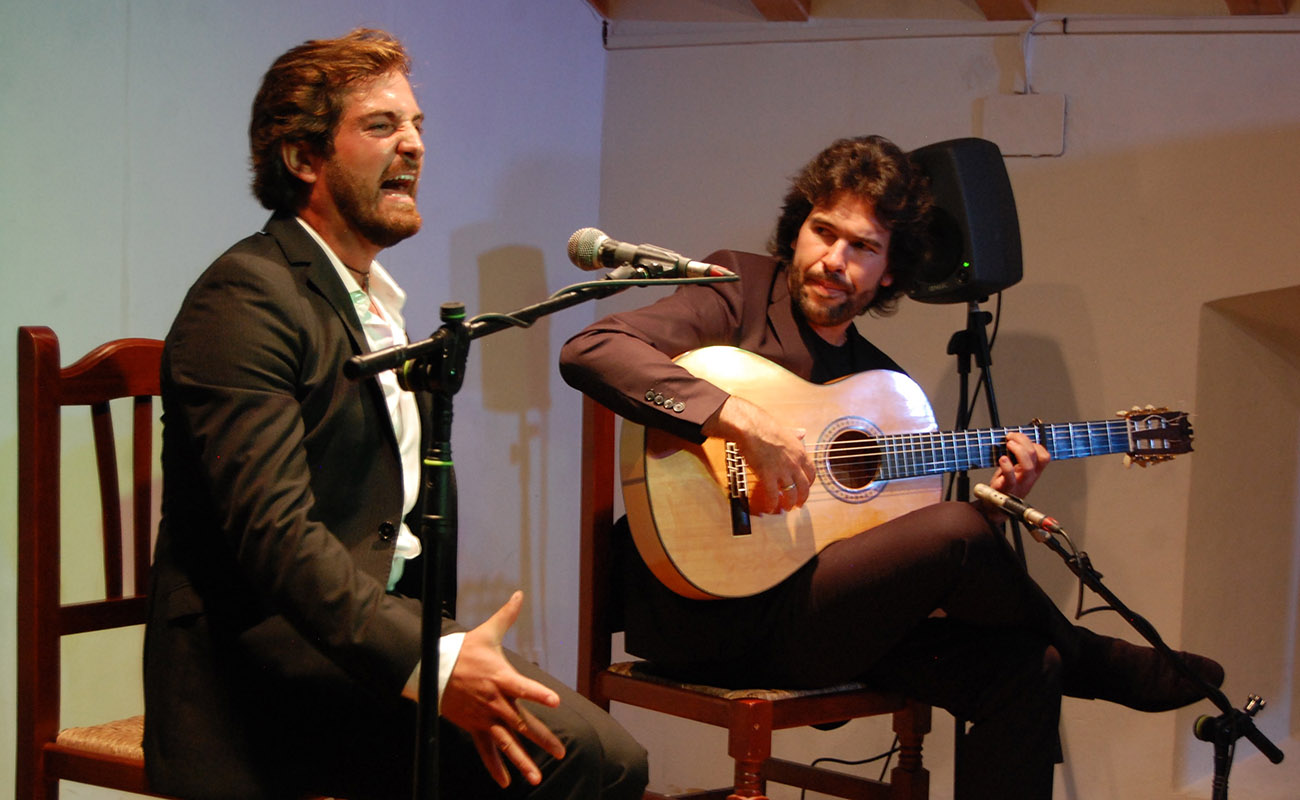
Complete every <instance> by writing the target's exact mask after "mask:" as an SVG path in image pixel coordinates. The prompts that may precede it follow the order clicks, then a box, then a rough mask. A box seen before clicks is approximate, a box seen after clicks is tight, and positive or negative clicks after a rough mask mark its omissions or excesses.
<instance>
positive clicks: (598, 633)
mask: <svg viewBox="0 0 1300 800" xmlns="http://www.w3.org/2000/svg"><path fill="white" fill-rule="evenodd" d="M614 421H615V417H614V414H613V413H612V412H610V411H609V410H608V409H606V408H605V407H603V406H601V405H600V404H599V403H597V402H595V401H594V400H592V399H591V398H589V397H584V398H583V423H582V457H583V463H582V499H581V507H582V511H581V514H582V545H581V557H580V567H579V570H580V576H579V593H580V610H579V615H580V616H579V635H578V691H579V692H581V693H582V694H584V695H585V696H587V697H588V698H590V699H591V700H592V701H594V702H595V703H597V704H598V705H600V706H602V707H603V708H606V709H608V708H609V704H610V702H611V701H615V702H620V703H626V704H629V705H633V706H638V707H641V708H646V709H650V710H653V711H658V712H662V713H664V714H671V715H673V716H676V717H682V718H686V719H691V720H695V721H697V722H703V723H706V724H710V725H716V726H719V727H722V728H726V729H727V731H728V754H729V755H730V756H731V758H732V759H734V761H735V778H734V785H733V786H731V787H729V788H725V789H718V790H713V791H708V792H704V793H695V794H691V795H689V797H690V798H692V800H704V798H718V799H719V800H720V799H721V798H727V800H739V799H740V798H747V799H749V800H765V798H766V795H765V791H766V782H767V781H772V782H775V783H781V784H786V785H790V786H796V787H802V788H805V789H808V790H810V791H817V792H821V793H823V794H829V795H833V796H835V797H845V798H863V799H866V800H881V799H883V798H893V799H894V800H901V799H902V798H908V799H909V800H923V798H926V797H927V796H928V794H929V783H930V778H929V773H928V772H927V771H926V769H925V768H924V767H923V766H922V765H921V746H922V740H923V739H924V737H925V734H926V733H928V732H929V730H930V707H929V706H928V705H922V704H918V703H915V702H912V701H909V700H907V699H906V698H904V697H901V696H898V695H893V694H883V693H880V692H877V691H873V690H872V689H870V688H869V687H867V686H864V685H862V684H848V685H844V686H837V687H834V688H831V689H826V690H819V691H790V690H772V689H761V688H755V689H748V690H739V691H738V690H732V689H723V688H719V687H713V686H704V685H699V684H684V683H680V682H677V681H674V680H671V679H668V678H664V677H661V676H658V675H656V674H655V673H654V671H653V667H652V666H651V665H649V664H647V663H646V662H643V661H637V662H626V663H620V664H611V663H610V661H611V640H612V635H613V634H614V633H616V632H618V630H619V629H620V628H619V625H620V623H619V620H620V618H621V614H619V613H618V610H617V606H616V603H617V600H618V597H617V593H616V589H615V587H614V582H615V580H616V578H617V567H616V565H615V563H614V562H615V559H614V557H613V554H612V550H613V541H612V531H613V527H614V522H615V520H614V487H615V485H616V481H615V463H616V459H615V435H614V428H615V425H614ZM878 714H893V717H894V721H893V727H894V732H895V733H896V734H897V735H898V741H899V745H900V750H899V753H898V765H897V766H896V767H895V768H894V769H893V771H892V772H891V774H890V780H889V782H888V783H885V782H881V781H874V780H870V779H868V778H861V777H857V776H853V775H849V774H847V773H843V772H838V771H833V770H827V769H822V768H815V767H811V766H807V765H804V764H800V763H796V762H792V761H787V760H784V759H780V758H775V757H773V756H772V754H771V753H772V731H774V730H780V729H784V728H796V727H805V726H810V725H825V724H832V723H836V722H840V721H844V720H849V719H856V718H858V717H867V716H874V715H878ZM646 797H647V798H663V797H664V796H663V795H658V794H653V793H647V795H646ZM680 797H682V798H685V797H688V796H687V795H683V796H680Z"/></svg>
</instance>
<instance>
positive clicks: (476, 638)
mask: <svg viewBox="0 0 1300 800" xmlns="http://www.w3.org/2000/svg"><path fill="white" fill-rule="evenodd" d="M523 602H524V594H523V592H515V593H514V594H513V595H512V596H511V597H510V599H509V600H508V601H506V604H505V605H504V606H502V607H501V608H500V609H499V610H498V611H497V612H496V613H495V614H493V615H492V616H491V617H490V618H489V619H488V620H487V621H486V622H484V623H483V624H482V625H480V626H478V627H477V628H475V629H474V630H472V631H470V632H469V633H466V634H465V641H464V643H463V644H462V645H461V648H460V656H459V657H458V658H457V659H456V666H455V667H454V668H453V669H452V672H451V677H450V678H449V679H448V681H447V686H446V688H445V689H443V692H442V706H441V714H442V716H443V717H445V718H446V719H447V720H448V721H449V722H452V723H453V724H455V725H457V726H458V727H460V728H463V729H465V730H466V731H469V733H470V735H471V736H472V737H473V739H474V745H475V747H477V748H478V755H479V758H480V759H482V760H483V765H484V766H486V767H487V769H488V772H489V773H491V775H492V779H493V780H494V781H496V782H497V785H499V786H501V787H502V788H505V787H506V786H508V785H509V784H510V773H509V772H508V771H507V770H506V766H505V763H504V762H503V761H502V759H501V756H502V755H504V756H505V757H506V758H508V759H510V762H511V763H513V764H514V765H515V766H516V767H518V768H519V772H520V773H521V774H522V775H523V776H524V780H526V781H528V782H529V783H531V784H533V785H534V786H536V785H537V784H538V783H539V782H541V779H542V773H541V771H540V770H539V769H538V768H537V765H536V764H534V763H533V760H532V759H531V758H529V757H528V753H527V752H526V751H525V750H524V748H523V745H522V743H521V741H520V738H519V737H520V736H521V735H522V736H526V737H528V738H529V739H531V740H532V741H533V742H535V743H536V744H537V745H538V746H539V747H541V748H542V749H543V750H545V751H546V752H547V753H550V754H551V755H552V756H554V757H556V758H564V745H563V744H562V743H561V742H560V740H559V739H558V738H556V736H555V734H554V733H552V732H551V730H550V729H549V728H547V727H546V726H545V725H543V724H542V723H541V722H540V721H538V719H537V718H536V717H534V716H533V715H532V714H530V713H528V711H527V710H526V709H524V708H523V707H522V706H520V705H519V702H518V701H520V700H531V701H533V702H535V703H540V704H542V705H544V706H550V707H552V708H554V707H555V706H558V705H559V704H560V698H559V696H558V695H557V694H555V692H553V691H551V690H550V689H548V688H547V687H545V686H543V685H542V684H540V683H538V682H537V681H534V680H532V679H530V678H526V677H524V676H523V675H521V674H519V672H518V671H517V670H516V669H515V668H514V667H512V666H511V665H510V662H509V661H507V660H506V657H505V653H504V652H503V651H502V650H501V638H502V637H503V636H505V633H506V631H508V630H510V626H511V625H513V624H515V619H517V618H518V617H519V609H520V608H521V607H522V606H523Z"/></svg>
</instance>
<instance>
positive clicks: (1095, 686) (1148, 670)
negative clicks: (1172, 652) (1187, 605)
mask: <svg viewBox="0 0 1300 800" xmlns="http://www.w3.org/2000/svg"><path fill="white" fill-rule="evenodd" d="M1076 630H1077V631H1078V632H1079V656H1078V658H1077V659H1076V660H1075V663H1073V664H1071V665H1069V667H1068V668H1067V670H1066V673H1065V676H1064V686H1063V689H1064V691H1065V694H1066V695H1068V696H1069V697H1082V698H1085V699H1094V698H1095V699H1098V700H1109V701H1110V702H1112V703H1119V704H1121V705H1125V706H1128V707H1129V708H1135V709H1137V710H1138V711H1170V710H1172V709H1175V708H1182V707H1183V706H1186V705H1190V704H1192V703H1195V702H1196V701H1197V700H1200V699H1201V698H1203V697H1205V691H1204V689H1203V688H1202V687H1201V685H1200V684H1199V683H1197V682H1196V681H1193V680H1191V679H1190V678H1187V677H1185V676H1184V675H1183V674H1182V673H1181V672H1180V671H1178V669H1177V668H1176V667H1174V665H1173V664H1171V663H1169V661H1168V660H1167V659H1166V658H1165V657H1164V656H1163V655H1161V654H1160V653H1158V652H1157V651H1156V650H1155V648H1152V647H1144V646H1140V645H1136V644H1132V643H1130V642H1126V641H1124V640H1123V639H1116V638H1113V637H1110V636H1102V635H1100V634H1097V633H1093V632H1092V631H1090V630H1088V629H1087V628H1076ZM1178 655H1180V656H1181V657H1182V658H1183V660H1184V661H1186V662H1187V664H1188V666H1190V667H1191V668H1192V671H1193V672H1195V673H1196V674H1197V675H1198V676H1200V677H1201V678H1202V679H1203V680H1205V682H1207V683H1209V684H1210V685H1212V686H1214V687H1216V688H1217V687H1219V686H1222V685H1223V667H1222V666H1220V665H1219V663H1218V662H1217V661H1215V660H1213V659H1210V658H1206V657H1205V656H1199V655H1196V654H1195V653H1187V652H1180V653H1179V654H1178Z"/></svg>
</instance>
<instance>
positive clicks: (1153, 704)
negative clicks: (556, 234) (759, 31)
mask: <svg viewBox="0 0 1300 800" xmlns="http://www.w3.org/2000/svg"><path fill="white" fill-rule="evenodd" d="M931 205H932V201H931V200H930V197H929V194H928V191H927V189H926V188H925V185H924V178H923V177H922V176H921V175H920V173H919V172H918V171H917V169H916V168H915V167H914V166H913V165H912V164H911V162H910V161H909V159H908V157H907V156H906V155H905V154H904V153H903V152H902V151H901V150H900V149H899V148H898V147H896V146H895V145H894V144H892V143H891V142H889V141H888V140H886V139H884V138H882V137H878V136H868V137H862V138H857V139H844V140H840V141H837V142H835V143H833V144H832V145H831V146H830V147H828V148H827V149H826V150H824V151H823V152H822V153H820V154H819V155H817V156H816V157H815V158H814V159H813V160H812V161H811V162H809V163H808V164H807V165H806V166H805V167H804V168H803V170H802V171H801V172H800V173H799V174H798V175H797V176H796V178H795V179H794V181H793V183H792V185H791V187H790V189H789V191H788V193H787V194H786V197H785V201H784V207H783V210H782V214H781V217H780V219H779V220H778V221H777V224H776V230H775V233H774V235H773V238H772V242H771V244H770V247H769V249H770V252H771V256H760V255H754V254H750V253H741V252H734V251H721V252H718V253H714V254H712V255H711V256H709V257H708V258H707V259H706V260H707V261H709V262H710V263H714V264H719V265H722V266H724V267H727V268H729V269H731V270H733V271H735V272H736V273H738V274H739V275H740V278H741V279H740V280H739V281H738V282H733V283H718V284H712V285H688V286H682V287H680V288H679V289H678V290H677V291H676V292H675V293H673V294H672V295H670V296H667V297H665V298H663V299H661V300H659V301H658V302H655V303H653V304H651V305H649V306H647V307H645V308H642V309H639V310H634V311H630V312H626V313H620V314H614V315H612V316H609V317H607V318H605V319H603V320H600V321H598V322H596V323H594V324H593V325H591V326H590V327H588V328H587V329H586V330H584V331H582V332H580V333H579V334H578V335H576V336H574V337H573V338H572V339H570V340H569V342H568V343H566V344H565V346H564V349H563V351H562V352H561V355H560V369H561V373H562V374H563V375H564V378H565V380H566V381H568V382H569V383H570V384H571V385H573V386H574V387H576V388H578V389H580V390H582V391H584V392H587V393H589V394H590V395H592V396H593V397H595V398H596V399H597V400H599V401H600V402H602V403H603V404H605V405H606V406H608V407H609V408H611V409H613V410H614V411H616V412H618V413H619V414H621V415H623V416H624V417H627V418H629V419H631V420H633V421H635V422H638V423H641V424H643V425H646V426H652V427H657V428H661V429H663V430H666V431H668V432H669V433H672V434H674V435H676V436H679V437H681V438H683V439H687V440H689V441H693V442H701V441H703V440H704V439H705V438H706V437H718V438H723V439H726V440H728V441H732V442H734V443H735V444H736V446H737V447H738V449H739V451H740V453H741V455H743V456H744V458H745V459H746V462H747V463H748V465H749V466H750V467H751V469H752V471H753V473H754V474H755V477H756V482H755V483H754V484H752V485H751V487H750V494H749V501H750V509H751V512H752V513H755V514H768V513H775V512H781V511H789V510H791V509H795V508H798V507H799V506H800V505H802V504H803V503H804V502H805V501H806V500H807V499H808V495H809V487H810V486H811V485H812V481H813V480H814V477H815V472H814V468H813V464H812V462H811V461H810V459H809V457H808V455H807V453H806V452H805V448H804V445H803V442H802V440H801V438H802V435H803V433H802V431H798V430H795V429H792V428H790V427H788V426H787V425H786V424H783V422H782V421H781V420H780V419H777V418H775V417H774V416H773V415H771V414H770V413H768V412H767V411H765V410H764V409H763V408H761V407H759V406H757V405H756V404H754V403H752V402H749V401H747V400H746V399H745V398H743V397H738V396H734V395H729V394H727V393H726V392H724V391H722V390H721V389H719V388H718V387H716V386H714V385H712V384H710V383H708V382H707V381H705V380H703V379H700V378H696V377H694V376H693V375H691V374H690V373H689V372H687V371H686V370H685V369H683V368H681V367H679V366H677V365H676V364H675V363H674V362H673V361H672V359H673V358H674V357H676V356H678V355H680V354H681V353H684V352H686V351H688V350H692V349H695V348H699V347H704V346H708V345H732V346H736V347H740V348H742V349H745V350H749V351H752V352H754V353H756V354H758V355H760V356H763V357H764V358H767V359H769V360H771V361H773V362H775V363H777V364H779V365H781V366H783V367H784V368H786V369H787V370H789V371H791V372H792V373H794V374H796V375H798V376H800V377H802V378H804V379H805V380H809V381H812V382H815V383H825V382H827V381H830V380H833V379H836V378H839V377H842V376H845V375H848V374H852V373H856V372H861V371H864V370H872V369H888V370H898V371H901V368H900V367H899V366H898V365H897V364H896V363H895V362H894V361H893V360H892V359H890V358H889V357H888V356H887V355H885V354H884V353H883V352H881V351H880V350H879V349H877V348H876V347H875V346H874V345H872V344H871V343H870V342H869V341H867V340H866V339H865V338H863V337H862V335H861V334H860V333H859V332H858V330H857V327H856V326H855V325H854V324H853V321H854V318H855V317H857V316H859V315H861V314H866V313H871V314H873V315H875V316H885V315H888V314H890V313H892V312H894V311H895V310H896V307H897V303H898V300H899V298H900V297H901V296H902V295H903V294H904V293H905V292H906V290H907V288H908V286H909V282H910V281H911V279H912V274H913V271H914V264H915V263H916V259H917V254H918V253H919V252H920V251H921V248H922V247H924V246H925V243H924V240H923V237H922V231H924V229H925V221H926V219H927V215H928V214H929V212H930V208H931ZM1006 446H1007V451H1008V454H1007V455H1005V456H1003V457H1002V458H1000V459H999V462H998V464H997V467H996V469H995V472H994V474H993V475H992V477H991V478H990V479H989V480H988V481H987V482H988V483H989V484H990V485H991V486H992V487H993V488H994V489H996V490H998V491H1001V492H1005V493H1008V494H1014V495H1020V496H1023V495H1025V494H1026V493H1027V492H1028V491H1029V489H1030V488H1031V487H1032V486H1033V485H1034V483H1035V482H1036V481H1037V480H1038V478H1039V476H1040V475H1041V474H1042V471H1043V469H1044V468H1045V467H1046V465H1047V462H1048V461H1049V455H1048V453H1047V451H1046V450H1045V449H1044V448H1043V447H1042V446H1041V445H1037V444H1034V443H1032V442H1030V440H1029V439H1027V438H1026V437H1024V436H1023V435H1021V434H1018V433H1012V434H1011V435H1010V436H1008V438H1007V442H1006ZM994 516H995V515H992V514H988V513H987V512H981V511H980V510H979V509H977V507H976V506H974V505H970V504H966V503H938V504H935V505H932V506H929V507H926V508H923V509H921V510H918V511H914V512H912V513H910V514H906V515H904V516H902V517H899V518H897V519H895V520H892V521H889V522H887V523H885V524H883V525H880V526H877V527H874V528H872V529H871V530H869V531H866V532H864V533H861V534H859V535H856V536H850V537H848V538H845V539H842V540H840V541H838V542H835V543H832V544H830V545H828V546H827V547H826V548H825V549H823V550H822V551H821V552H820V553H819V554H818V555H817V556H816V557H815V558H813V559H811V560H810V561H809V562H808V563H807V564H805V565H804V566H803V567H802V568H801V569H799V570H798V571H797V572H795V573H794V574H793V575H791V576H790V577H789V578H787V579H786V580H784V581H783V582H781V583H780V584H778V585H777V586H775V587H774V588H772V589H770V590H767V591H765V592H762V593H760V594H757V595H754V596H750V597H743V598H733V599H719V600H695V599H688V598H685V597H682V596H680V595H678V594H676V593H674V592H673V591H671V590H670V589H668V588H667V587H665V586H664V585H663V584H662V583H660V582H659V581H658V580H657V579H656V578H655V577H654V576H653V575H652V574H651V572H650V571H649V569H648V568H647V567H646V566H645V565H644V563H642V562H641V561H640V559H639V557H638V556H636V554H635V553H634V552H633V553H631V554H630V555H629V557H628V559H627V561H628V567H627V569H628V572H629V576H628V580H626V581H625V582H624V586H625V587H626V598H625V608H626V611H625V614H626V620H625V622H626V642H625V647H626V649H627V650H628V652H630V653H633V654H635V655H637V656H640V657H643V658H646V659H649V660H652V661H654V662H655V663H656V664H657V665H659V666H660V667H661V668H663V669H666V670H669V671H672V672H674V673H676V674H678V675H680V676H682V677H685V678H694V679H696V680H705V681H709V682H714V683H721V684H723V685H733V686H734V685H743V684H747V685H765V686H791V687H812V686H827V685H833V684H837V683H842V682H847V681H852V680H864V681H867V682H870V683H872V684H873V685H876V686H878V687H880V688H882V689H888V690H896V691H900V692H903V693H905V694H907V695H908V696H910V697H913V698H916V699H918V700H920V701H923V702H927V703H930V704H932V705H936V706H939V707H941V708H944V709H947V710H948V711H950V712H952V713H953V714H954V715H955V716H957V717H959V718H962V719H966V720H969V721H970V722H971V723H972V727H971V729H970V733H969V735H968V736H967V738H966V741H965V742H964V743H963V747H962V748H961V749H960V751H959V763H958V764H957V765H956V784H957V797H958V798H959V799H960V798H987V797H1015V798H1031V799H1032V798H1049V797H1050V796H1051V793H1052V772H1053V765H1054V764H1055V763H1057V762H1059V761H1060V753H1061V751H1060V745H1059V739H1058V735H1057V728H1058V722H1059V717H1060V702H1061V696H1062V695H1063V694H1064V695H1068V696H1071V697H1082V698H1097V699H1102V700H1109V701H1111V702H1115V703H1120V704H1123V705H1126V706H1129V707H1131V708H1135V709H1139V710H1143V711H1164V710H1170V709H1175V708H1179V707H1181V706H1185V705H1188V704H1190V703H1192V702H1195V701H1196V700H1198V699H1200V698H1201V697H1202V693H1201V692H1200V690H1199V689H1198V688H1197V686H1196V685H1195V684H1194V683H1193V682H1191V681H1188V680H1186V679H1185V678H1183V677H1181V676H1180V675H1178V674H1177V673H1176V672H1175V671H1174V670H1173V669H1171V668H1169V667H1168V666H1167V665H1166V664H1165V662H1164V660H1163V659H1162V658H1161V656H1160V655H1159V654H1158V653H1156V652H1155V651H1154V650H1153V649H1151V648H1147V647H1139V646H1137V645H1134V644H1131V643H1129V642H1126V641H1123V640H1120V639H1114V638H1110V637H1106V636H1101V635H1099V634H1096V633H1093V632H1092V631H1089V630H1087V629H1086V628H1083V627H1079V626H1074V625H1072V624H1071V623H1070V622H1069V621H1068V620H1067V619H1066V618H1065V617H1064V616H1063V615H1062V614H1061V613H1060V612H1059V611H1058V610H1057V608H1056V607H1055V605H1054V604H1053V603H1052V601H1051V599H1050V598H1049V597H1048V596H1047V595H1046V594H1045V593H1043V592H1042V590H1041V589H1040V588H1039V587H1038V586H1037V585H1036V584H1035V583H1034V582H1033V581H1032V579H1031V578H1030V577H1029V576H1028V575H1027V574H1026V573H1025V571H1024V570H1023V568H1022V567H1021V566H1020V564H1019V562H1018V560H1017V559H1016V558H1015V556H1014V554H1013V553H1012V551H1011V550H1010V548H1009V547H1008V546H1007V544H1006V541H1005V539H1004V538H1003V537H1002V536H1001V535H1000V533H999V531H1000V523H1001V520H1000V519H996V518H993V517H994ZM986 517H987V518H986ZM627 549H628V550H631V548H627ZM936 612H941V613H936ZM741 654H743V655H744V657H743V658H738V657H737V656H738V655H741ZM1185 655H1186V657H1187V658H1188V660H1189V662H1190V663H1191V664H1192V665H1193V667H1194V669H1196V670H1197V671H1198V672H1199V673H1200V674H1201V675H1202V676H1203V677H1204V678H1206V679H1207V680H1208V681H1209V682H1211V683H1212V684H1214V685H1216V686H1217V685H1219V684H1221V683H1222V680H1223V669H1222V668H1221V667H1220V666H1219V665H1218V664H1217V663H1215V662H1214V661H1212V660H1210V659H1208V658H1204V657H1202V656H1196V655H1191V654H1185Z"/></svg>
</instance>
